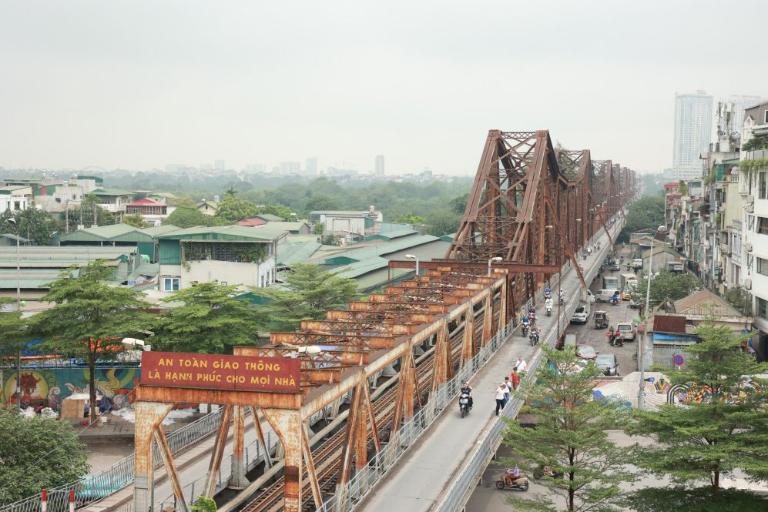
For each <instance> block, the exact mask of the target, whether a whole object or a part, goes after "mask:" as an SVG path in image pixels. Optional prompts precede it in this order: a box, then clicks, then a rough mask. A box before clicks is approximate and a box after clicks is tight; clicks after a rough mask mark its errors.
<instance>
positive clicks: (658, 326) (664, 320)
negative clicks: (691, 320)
mask: <svg viewBox="0 0 768 512" xmlns="http://www.w3.org/2000/svg"><path fill="white" fill-rule="evenodd" d="M653 331H654V332H673V333H678V334H685V317H684V316H669V315H656V316H654V317H653Z"/></svg>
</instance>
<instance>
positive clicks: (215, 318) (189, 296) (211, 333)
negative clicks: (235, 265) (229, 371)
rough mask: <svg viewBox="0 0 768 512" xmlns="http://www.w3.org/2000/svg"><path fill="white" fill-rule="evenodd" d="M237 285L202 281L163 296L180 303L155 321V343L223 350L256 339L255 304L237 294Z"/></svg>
mask: <svg viewBox="0 0 768 512" xmlns="http://www.w3.org/2000/svg"><path fill="white" fill-rule="evenodd" d="M236 293H237V286H235V285H224V284H220V283H199V284H195V285H192V286H190V287H189V288H184V289H182V290H179V291H178V292H176V293H174V294H173V295H171V296H169V297H167V298H165V299H163V301H164V302H166V303H169V304H171V305H173V304H175V303H179V304H180V305H179V306H177V307H173V308H172V309H171V310H170V311H168V313H166V314H165V315H163V316H161V317H160V318H159V319H157V321H156V325H155V327H154V331H155V338H154V339H155V340H156V342H155V344H156V345H157V346H159V347H160V348H161V349H162V350H170V351H174V352H199V353H203V354H223V353H229V352H231V348H232V347H233V346H235V345H246V344H251V343H253V342H254V341H255V339H256V326H257V322H258V319H259V318H261V317H262V316H263V314H260V311H259V309H257V307H256V306H254V305H252V304H250V303H248V302H246V301H243V300H239V299H237V298H235V295H236Z"/></svg>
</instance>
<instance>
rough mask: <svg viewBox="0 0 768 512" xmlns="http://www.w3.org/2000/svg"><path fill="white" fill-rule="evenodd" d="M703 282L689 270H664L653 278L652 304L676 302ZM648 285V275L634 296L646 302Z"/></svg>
mask: <svg viewBox="0 0 768 512" xmlns="http://www.w3.org/2000/svg"><path fill="white" fill-rule="evenodd" d="M700 285H701V283H700V282H699V280H698V279H697V278H696V276H694V275H693V274H690V273H688V272H667V271H666V270H662V271H661V272H659V273H658V275H657V276H656V277H654V278H653V279H651V294H650V302H651V306H652V307H653V306H658V305H659V304H662V303H665V302H674V301H676V300H680V299H682V298H683V297H687V296H688V295H690V294H691V293H693V292H694V290H696V289H697V288H698V287H699V286H700ZM647 287H648V278H647V276H645V277H642V278H641V279H640V280H639V281H638V283H637V287H636V288H635V291H634V292H633V298H634V299H635V300H636V301H637V302H640V303H641V304H645V291H646V289H647Z"/></svg>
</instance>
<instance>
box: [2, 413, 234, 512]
mask: <svg viewBox="0 0 768 512" xmlns="http://www.w3.org/2000/svg"><path fill="white" fill-rule="evenodd" d="M221 412H222V411H221V409H220V410H219V411H217V412H214V413H211V414H206V415H205V416H203V417H202V418H200V419H198V420H196V421H193V422H192V423H190V424H189V425H185V426H183V427H181V428H179V429H178V430H175V431H173V432H171V433H170V434H168V444H169V446H170V447H171V451H172V452H173V453H174V454H176V453H178V452H180V451H182V450H184V449H185V448H187V447H189V446H190V445H192V444H195V443H197V442H198V441H200V440H201V439H203V438H205V437H207V436H209V435H211V434H212V433H214V432H215V431H216V429H217V427H218V425H219V423H221ZM153 458H154V463H155V467H157V466H159V465H160V464H162V459H161V457H160V452H159V451H158V450H157V448H155V450H154V452H153ZM131 483H133V454H131V455H129V456H127V457H125V458H123V459H121V460H120V461H118V462H116V463H115V464H114V465H112V467H110V468H109V469H107V470H105V471H102V472H101V473H98V474H95V475H86V476H84V477H82V478H81V479H80V480H78V481H77V482H70V483H68V484H65V485H60V486H58V487H55V488H53V489H48V512H66V511H67V510H68V509H69V491H70V489H74V490H75V507H76V508H80V507H82V506H83V505H85V504H88V503H91V502H94V501H98V500H100V499H103V498H106V497H107V496H109V495H111V494H113V493H115V492H117V491H119V490H120V489H122V488H123V487H126V486H127V485H130V484H131ZM39 511H40V494H36V495H34V496H30V497H28V498H25V499H23V500H20V501H17V502H15V503H10V504H8V505H4V506H2V507H0V512H39Z"/></svg>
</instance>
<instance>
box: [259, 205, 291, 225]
mask: <svg viewBox="0 0 768 512" xmlns="http://www.w3.org/2000/svg"><path fill="white" fill-rule="evenodd" d="M262 213H269V214H271V215H277V216H278V217H280V218H281V219H283V220H287V221H290V220H292V219H294V218H297V217H298V216H297V215H296V212H294V211H293V210H291V209H290V208H288V207H287V206H283V205H282V204H267V205H264V206H259V207H258V208H257V213H256V214H257V215H260V214H262Z"/></svg>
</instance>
